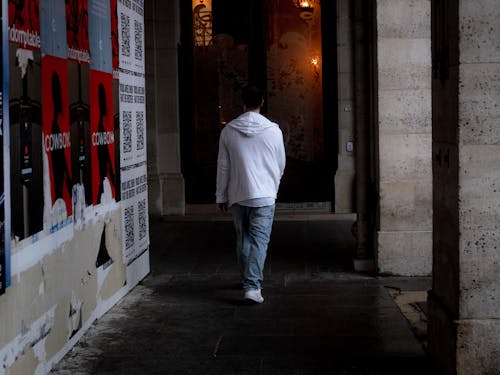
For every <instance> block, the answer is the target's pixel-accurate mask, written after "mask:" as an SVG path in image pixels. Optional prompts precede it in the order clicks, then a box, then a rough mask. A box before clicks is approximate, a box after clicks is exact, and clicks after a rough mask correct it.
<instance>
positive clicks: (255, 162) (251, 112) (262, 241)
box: [215, 86, 286, 303]
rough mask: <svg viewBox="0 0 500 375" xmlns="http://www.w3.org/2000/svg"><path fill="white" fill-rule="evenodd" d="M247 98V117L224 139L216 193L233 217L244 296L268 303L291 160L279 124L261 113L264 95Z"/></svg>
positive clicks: (249, 93) (249, 91) (250, 93)
mask: <svg viewBox="0 0 500 375" xmlns="http://www.w3.org/2000/svg"><path fill="white" fill-rule="evenodd" d="M242 99H243V112H244V113H243V114H242V115H240V116H239V117H237V118H236V119H234V120H232V121H231V122H229V123H228V124H227V125H226V127H225V128H224V129H223V130H222V132H221V135H220V139H219V156H218V160H217V190H216V194H215V195H216V203H217V207H218V208H219V210H221V211H223V212H226V211H227V210H228V208H229V209H230V210H231V215H232V217H233V222H234V226H235V229H236V256H237V260H238V265H239V268H240V274H241V278H242V281H243V289H244V290H245V295H244V298H245V299H247V300H250V301H253V302H257V303H262V302H264V298H263V297H262V293H261V288H262V280H263V269H264V263H265V260H266V254H267V246H268V244H269V239H270V236H271V229H272V225H273V221H274V210H275V201H276V196H277V193H278V188H279V184H280V180H281V177H282V176H283V172H284V169H285V162H286V157H285V147H284V144H283V134H282V132H281V130H280V128H279V126H278V125H277V124H275V123H274V122H271V121H269V120H268V119H267V118H266V117H264V116H263V115H261V114H260V110H261V108H262V105H263V104H264V95H263V93H262V92H261V91H260V90H258V89H257V88H255V87H252V86H247V87H245V88H244V89H243V92H242Z"/></svg>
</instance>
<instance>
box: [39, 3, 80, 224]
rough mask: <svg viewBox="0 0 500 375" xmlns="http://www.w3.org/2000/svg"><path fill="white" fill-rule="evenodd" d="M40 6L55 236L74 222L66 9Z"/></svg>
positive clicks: (48, 210) (48, 195)
mask: <svg viewBox="0 0 500 375" xmlns="http://www.w3.org/2000/svg"><path fill="white" fill-rule="evenodd" d="M40 4H41V7H40V33H41V37H42V39H41V50H42V61H41V64H42V77H41V83H42V109H43V110H42V148H43V170H44V219H43V220H44V226H45V228H46V229H48V230H49V232H50V233H53V232H55V231H57V230H59V229H61V228H62V227H64V226H66V225H67V224H69V223H70V222H71V220H72V218H71V216H72V206H73V205H72V189H73V177H72V171H71V133H70V123H69V102H68V62H67V57H68V48H67V39H66V32H61V30H62V31H65V30H66V9H65V5H64V2H62V1H60V0H43V1H42V2H41V3H40Z"/></svg>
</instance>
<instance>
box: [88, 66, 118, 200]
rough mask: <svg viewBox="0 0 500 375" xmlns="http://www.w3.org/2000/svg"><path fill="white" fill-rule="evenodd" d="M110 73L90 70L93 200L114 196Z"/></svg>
mask: <svg viewBox="0 0 500 375" xmlns="http://www.w3.org/2000/svg"><path fill="white" fill-rule="evenodd" d="M113 117H114V116H113V76H112V75H111V74H109V73H104V72H100V71H97V70H91V71H90V144H91V148H90V158H91V169H92V202H93V203H94V204H98V203H104V202H107V201H109V200H111V199H112V198H115V183H116V180H115V156H114V155H115V132H114V121H113Z"/></svg>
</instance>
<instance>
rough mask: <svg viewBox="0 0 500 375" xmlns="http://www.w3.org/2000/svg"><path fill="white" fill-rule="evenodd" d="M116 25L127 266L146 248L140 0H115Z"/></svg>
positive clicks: (124, 255) (141, 18)
mask: <svg viewBox="0 0 500 375" xmlns="http://www.w3.org/2000/svg"><path fill="white" fill-rule="evenodd" d="M117 26H118V27H117V30H118V42H119V43H118V45H119V56H118V67H119V90H118V98H119V100H118V102H119V107H120V110H119V116H120V124H121V128H120V169H121V173H120V175H121V184H120V187H121V200H122V221H123V222H122V228H123V229H122V230H123V233H122V237H123V257H124V259H125V261H126V264H127V265H130V264H131V263H132V262H133V261H134V260H135V259H138V258H139V257H140V256H141V255H142V254H143V253H144V252H146V251H147V250H148V247H149V226H148V225H149V224H148V202H147V195H148V194H147V168H146V156H147V155H146V81H145V74H144V73H145V72H144V1H143V0H118V6H117Z"/></svg>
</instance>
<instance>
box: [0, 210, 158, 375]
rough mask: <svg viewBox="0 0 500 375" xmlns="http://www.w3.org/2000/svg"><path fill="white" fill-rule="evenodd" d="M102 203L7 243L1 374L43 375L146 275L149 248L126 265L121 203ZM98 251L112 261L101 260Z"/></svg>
mask: <svg viewBox="0 0 500 375" xmlns="http://www.w3.org/2000/svg"><path fill="white" fill-rule="evenodd" d="M102 208H103V207H101V209H102ZM108 209H109V211H108V212H107V213H105V214H104V215H101V214H98V213H97V211H95V210H94V207H92V206H91V207H89V208H88V209H87V212H86V213H87V214H88V216H87V217H91V216H93V217H94V218H93V219H90V220H88V221H87V223H86V224H85V226H83V227H80V228H77V227H74V226H73V225H68V226H66V227H65V228H63V229H61V230H60V231H58V232H57V233H55V234H52V235H49V236H47V237H45V238H41V239H39V240H38V241H37V242H35V243H31V240H32V238H28V239H27V240H26V241H23V242H20V243H16V242H14V241H13V243H12V284H11V286H10V287H9V288H7V290H6V293H5V294H4V295H1V296H0V332H1V334H0V374H12V375H15V374H19V375H26V374H45V373H47V372H48V371H49V370H50V368H51V366H52V365H53V364H54V363H56V362H57V361H58V360H60V359H61V358H62V357H63V355H64V354H65V353H66V352H67V351H68V350H69V349H71V347H72V346H73V345H74V343H75V342H76V341H77V340H78V339H79V338H80V337H81V335H82V334H83V333H84V332H85V331H86V329H87V328H88V327H89V326H90V324H92V322H93V321H94V320H95V319H97V318H99V317H100V316H101V315H102V314H104V313H105V312H106V311H107V310H108V309H109V308H110V307H111V306H112V305H114V304H115V303H116V302H117V301H118V300H119V299H120V298H121V297H123V295H125V294H126V293H127V292H128V291H129V290H130V289H131V288H132V287H133V286H135V285H136V284H137V282H138V281H139V279H140V278H142V277H144V274H143V269H144V268H145V267H143V266H144V262H147V263H149V260H148V255H147V254H148V253H145V255H144V256H143V257H141V258H139V259H138V260H136V261H135V262H134V263H133V264H132V265H131V266H130V267H129V269H128V270H127V267H126V266H125V264H124V262H123V255H122V239H121V233H122V230H121V206H120V204H111V205H109V206H108V207H106V210H108ZM103 231H104V232H103ZM103 233H105V234H104V242H103V243H102V244H101V239H102V238H103ZM103 246H104V247H105V251H104V250H103ZM103 251H104V252H107V254H108V255H109V258H110V259H111V260H109V259H108V261H107V262H105V263H104V264H100V263H102V262H101V260H102V259H105V258H106V256H104V257H103Z"/></svg>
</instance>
